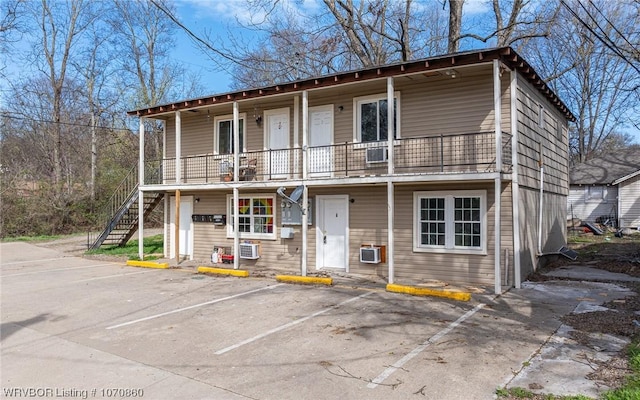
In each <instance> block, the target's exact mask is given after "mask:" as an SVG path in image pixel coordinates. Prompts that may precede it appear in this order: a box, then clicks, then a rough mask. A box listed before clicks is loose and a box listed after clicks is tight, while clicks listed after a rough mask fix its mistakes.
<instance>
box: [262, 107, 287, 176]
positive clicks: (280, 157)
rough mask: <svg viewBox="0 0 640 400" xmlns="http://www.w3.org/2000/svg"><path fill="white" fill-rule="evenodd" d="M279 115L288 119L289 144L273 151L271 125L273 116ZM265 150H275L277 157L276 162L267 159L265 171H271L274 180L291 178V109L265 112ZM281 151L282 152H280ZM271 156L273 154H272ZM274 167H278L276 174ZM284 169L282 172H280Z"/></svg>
mask: <svg viewBox="0 0 640 400" xmlns="http://www.w3.org/2000/svg"><path fill="white" fill-rule="evenodd" d="M277 115H285V116H286V119H287V131H286V134H287V144H286V147H283V148H277V149H273V148H272V145H271V135H272V133H271V123H270V118H271V117H272V116H277ZM263 125H264V132H265V134H264V150H265V151H267V150H274V152H275V155H276V157H277V160H276V161H273V160H269V158H268V157H267V158H265V164H266V165H265V167H266V168H265V171H269V172H270V174H271V177H272V179H282V178H285V179H286V178H289V177H290V175H291V172H292V171H291V166H290V165H289V164H290V162H291V160H290V157H291V110H290V109H289V107H283V108H275V109H271V110H265V111H264V120H263ZM278 150H281V151H278ZM269 154H272V153H271V152H270V153H269ZM278 162H282V163H284V164H285V165H278ZM274 165H275V166H276V167H277V168H276V172H274V171H273V170H274ZM281 168H282V171H279V170H280V169H281Z"/></svg>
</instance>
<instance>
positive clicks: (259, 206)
mask: <svg viewBox="0 0 640 400" xmlns="http://www.w3.org/2000/svg"><path fill="white" fill-rule="evenodd" d="M227 203H228V207H227V208H228V210H229V215H230V216H231V218H229V219H227V236H229V237H233V218H234V215H235V212H234V207H233V196H231V195H229V196H227ZM274 204H275V196H268V195H262V194H261V195H243V196H240V197H239V198H238V210H237V211H238V216H239V220H240V222H239V224H238V231H239V233H240V238H241V239H276V229H275V208H274V207H273V205H274Z"/></svg>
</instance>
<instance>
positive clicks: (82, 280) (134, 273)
mask: <svg viewBox="0 0 640 400" xmlns="http://www.w3.org/2000/svg"><path fill="white" fill-rule="evenodd" d="M149 272H154V271H153V270H147V271H140V272H129V273H128V274H116V275H107V276H98V277H96V278H89V279H81V280H79V281H71V282H69V283H79V282H89V281H97V280H100V279H107V278H117V277H119V276H127V275H138V274H146V273H149Z"/></svg>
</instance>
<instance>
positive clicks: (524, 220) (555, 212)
mask: <svg viewBox="0 0 640 400" xmlns="http://www.w3.org/2000/svg"><path fill="white" fill-rule="evenodd" d="M543 202H544V204H543V214H542V238H543V240H542V253H543V254H555V253H557V252H558V250H559V249H560V248H561V247H562V246H564V245H565V243H566V230H567V229H566V196H564V195H561V194H557V193H549V192H546V193H544V196H543ZM520 210H521V211H520V228H521V231H520V237H521V253H520V260H521V271H522V278H523V280H524V279H526V277H527V276H528V275H529V274H530V273H532V272H534V271H536V270H537V268H538V267H539V266H542V265H539V264H538V261H539V260H538V217H539V215H540V192H539V191H538V190H535V189H532V188H523V187H522V186H521V187H520ZM540 261H541V262H542V263H544V262H546V261H548V260H547V259H544V258H542V259H540Z"/></svg>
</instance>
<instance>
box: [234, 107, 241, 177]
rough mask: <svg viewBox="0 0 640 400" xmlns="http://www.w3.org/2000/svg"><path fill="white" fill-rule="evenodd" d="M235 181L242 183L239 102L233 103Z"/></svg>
mask: <svg viewBox="0 0 640 400" xmlns="http://www.w3.org/2000/svg"><path fill="white" fill-rule="evenodd" d="M233 181H234V182H239V181H240V114H239V111H238V102H237V101H234V102H233Z"/></svg>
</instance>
